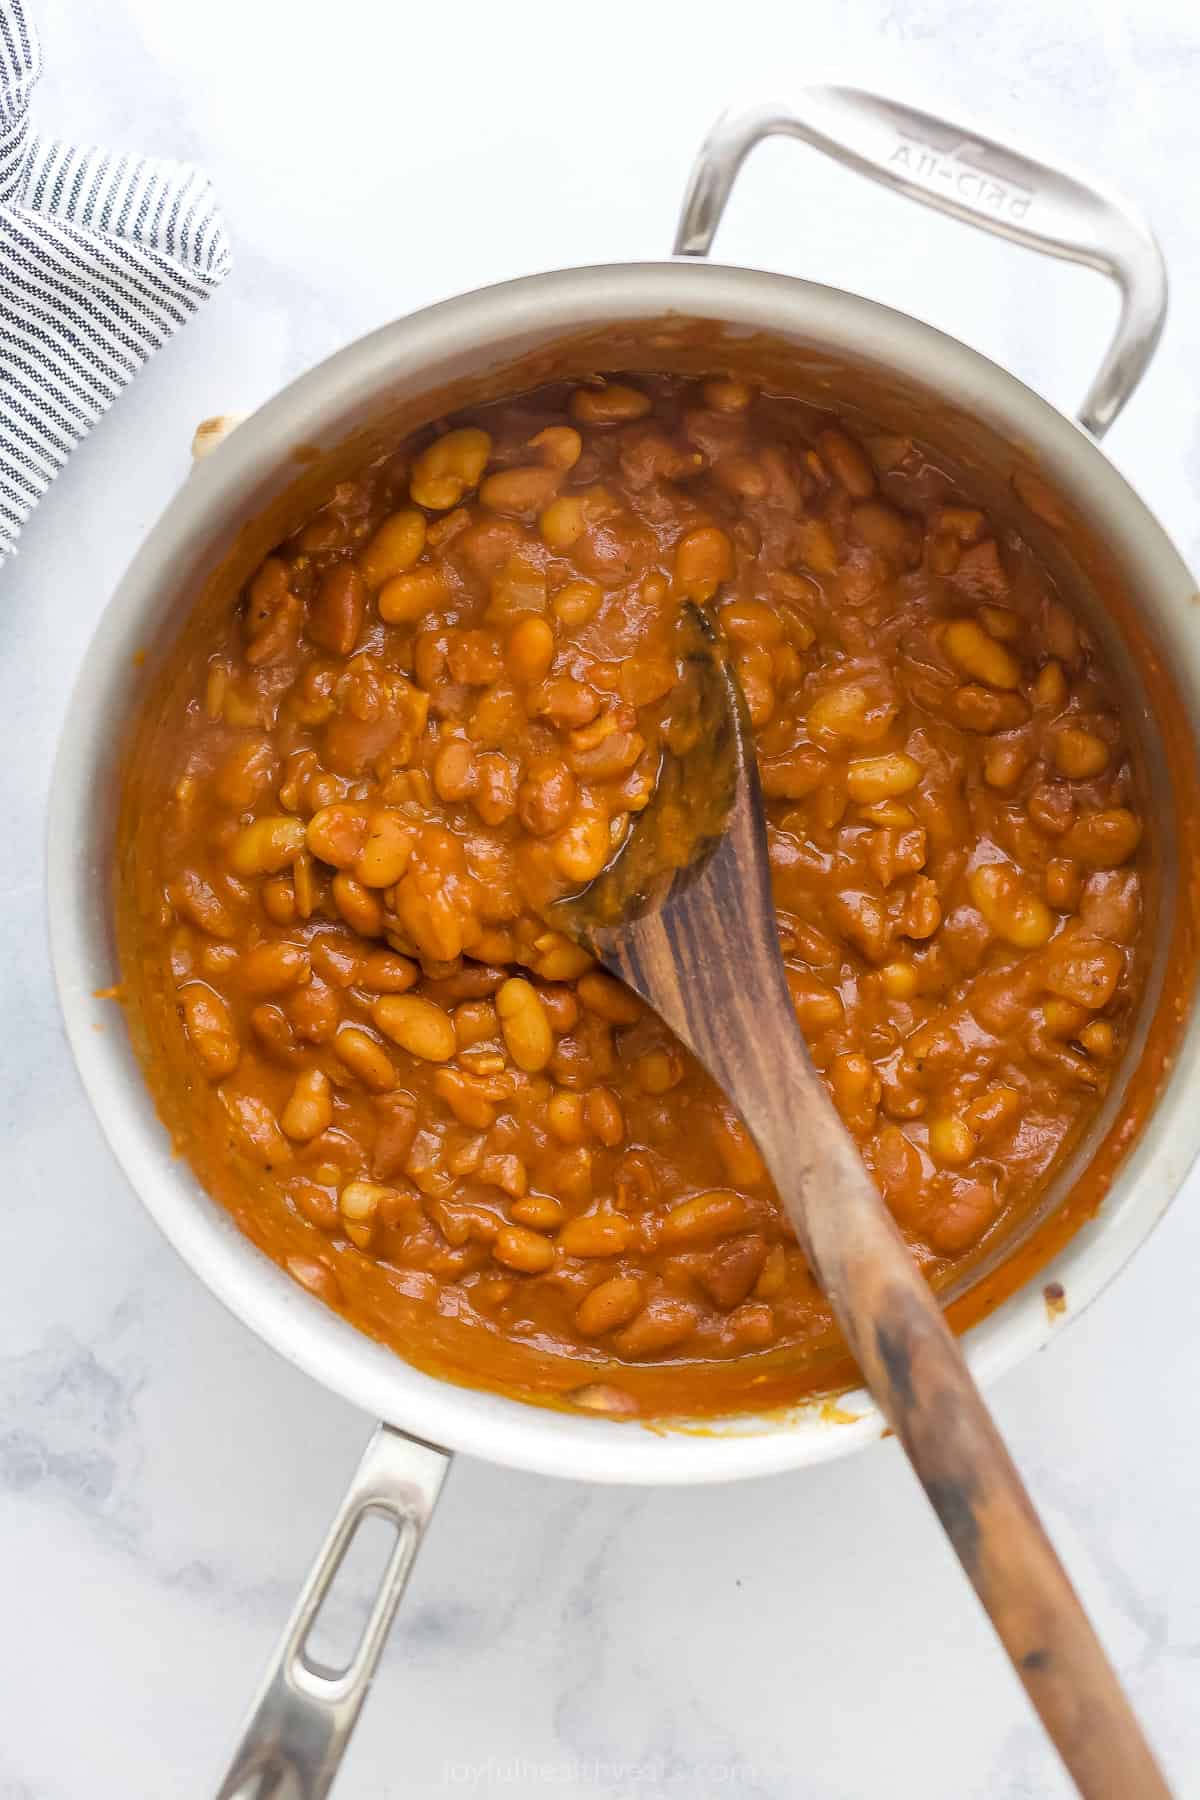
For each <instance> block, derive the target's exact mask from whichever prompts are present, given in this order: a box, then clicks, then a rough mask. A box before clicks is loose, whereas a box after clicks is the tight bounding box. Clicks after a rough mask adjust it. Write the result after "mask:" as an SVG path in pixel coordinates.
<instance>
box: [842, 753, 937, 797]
mask: <svg viewBox="0 0 1200 1800" xmlns="http://www.w3.org/2000/svg"><path fill="white" fill-rule="evenodd" d="M920 779H921V765H920V763H918V762H914V761H913V759H912V757H911V756H906V755H905V754H904V752H903V751H902V750H892V751H889V752H888V753H887V754H886V755H884V756H860V757H856V758H855V760H854V761H853V762H852V763H851V764H850V766H849V768H848V769H847V770H846V792H847V793H848V794H849V796H850V798H851V799H852V800H856V801H858V802H860V803H861V804H863V805H869V804H870V803H871V802H873V801H875V800H888V799H893V798H894V797H895V796H896V795H897V794H907V793H908V792H909V791H910V790H911V789H912V788H915V787H916V785H917V783H918V781H920Z"/></svg>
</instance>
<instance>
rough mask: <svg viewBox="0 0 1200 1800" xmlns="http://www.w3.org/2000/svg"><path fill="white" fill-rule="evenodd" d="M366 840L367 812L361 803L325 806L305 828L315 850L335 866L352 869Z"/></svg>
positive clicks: (310, 848)
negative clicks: (359, 804) (356, 804)
mask: <svg viewBox="0 0 1200 1800" xmlns="http://www.w3.org/2000/svg"><path fill="white" fill-rule="evenodd" d="M366 841H367V816H366V813H365V812H364V811H363V809H362V807H361V806H348V805H336V804H335V805H333V806H323V807H322V808H321V809H320V811H319V812H315V813H314V814H313V816H312V818H311V819H310V820H309V821H308V826H307V829H306V831H305V842H306V843H307V845H308V848H309V850H310V851H311V852H312V854H313V855H314V856H315V857H317V858H318V859H319V861H321V862H325V863H328V864H329V865H330V867H331V868H334V869H352V868H353V867H354V865H355V863H356V862H357V861H358V858H359V857H360V855H361V854H362V849H363V845H364V844H365V843H366Z"/></svg>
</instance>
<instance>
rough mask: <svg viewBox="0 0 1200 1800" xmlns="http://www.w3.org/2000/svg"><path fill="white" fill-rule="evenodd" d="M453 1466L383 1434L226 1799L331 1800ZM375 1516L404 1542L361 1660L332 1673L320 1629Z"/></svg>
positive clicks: (317, 1575)
mask: <svg viewBox="0 0 1200 1800" xmlns="http://www.w3.org/2000/svg"><path fill="white" fill-rule="evenodd" d="M449 1466H450V1458H449V1456H448V1454H447V1453H446V1452H445V1451H444V1450H438V1449H435V1448H434V1446H433V1445H432V1444H423V1443H420V1442H418V1440H417V1439H416V1438H410V1437H405V1436H404V1434H403V1432H400V1431H393V1429H392V1428H391V1426H390V1425H380V1426H379V1428H378V1429H377V1431H376V1432H375V1435H374V1437H373V1438H372V1439H371V1441H370V1443H369V1444H368V1445H367V1448H366V1452H365V1454H364V1456H363V1459H362V1461H361V1463H360V1464H359V1465H358V1469H357V1471H356V1472H355V1475H354V1479H353V1480H352V1481H351V1483H350V1486H349V1488H348V1489H347V1492H346V1496H345V1498H344V1499H343V1501H342V1504H341V1506H340V1507H339V1508H338V1512H337V1516H336V1518H335V1519H334V1521H333V1524H332V1526H331V1527H330V1530H329V1535H328V1536H327V1538H326V1539H325V1542H324V1544H323V1545H322V1546H321V1550H320V1552H319V1554H318V1556H317V1559H316V1562H315V1563H314V1564H313V1566H312V1569H311V1571H310V1572H309V1576H308V1580H307V1581H306V1582H305V1585H304V1589H303V1591H302V1593H301V1595H300V1598H299V1600H298V1601H297V1603H296V1607H295V1610H294V1611H293V1613H292V1616H291V1618H290V1619H289V1620H288V1622H287V1626H286V1628H285V1630H284V1633H283V1637H282V1639H281V1640H280V1643H279V1647H278V1649H277V1650H276V1653H275V1656H274V1659H273V1660H272V1662H271V1665H270V1667H269V1668H268V1670H267V1673H266V1677H265V1679H264V1681H263V1684H262V1687H261V1688H260V1689H259V1693H258V1697H257V1699H256V1700H255V1702H254V1705H253V1707H252V1708H251V1711H250V1717H249V1719H248V1720H247V1721H246V1726H245V1729H244V1731H243V1733H242V1740H241V1743H240V1744H239V1745H238V1747H237V1750H236V1752H235V1754H234V1757H233V1761H232V1763H231V1764H230V1767H229V1773H228V1774H227V1775H226V1777H225V1779H224V1781H223V1782H222V1783H221V1786H220V1788H219V1789H218V1790H217V1800H321V1797H322V1796H323V1795H325V1794H327V1793H328V1792H329V1788H330V1785H331V1783H332V1781H333V1778H334V1776H335V1775H336V1774H337V1770H338V1765H339V1763H340V1762H341V1759H342V1753H343V1752H344V1750H345V1748H346V1745H347V1744H348V1742H349V1741H350V1734H351V1732H352V1731H353V1730H354V1726H355V1723H356V1721H357V1719H358V1715H359V1712H360V1711H361V1709H362V1703H363V1701H364V1700H365V1699H366V1697H367V1692H368V1690H369V1688H370V1686H371V1679H372V1677H373V1675H374V1673H375V1667H376V1664H377V1663H378V1661H379V1657H380V1654H381V1652H382V1650H383V1646H384V1643H385V1642H386V1639H387V1634H388V1631H389V1629H390V1627H391V1623H392V1619H393V1618H394V1616H395V1612H396V1608H397V1606H398V1605H399V1604H400V1597H401V1595H402V1594H403V1593H404V1589H405V1586H406V1584H407V1582H408V1577H409V1573H410V1571H411V1569H412V1565H413V1561H414V1559H415V1557H416V1554H417V1551H418V1549H419V1548H420V1544H421V1539H422V1537H423V1536H424V1533H425V1527H426V1526H427V1525H428V1523H429V1520H430V1517H431V1515H432V1513H433V1509H434V1506H435V1505H436V1504H437V1498H438V1494H439V1493H440V1491H441V1486H442V1482H443V1480H444V1479H445V1475H446V1470H447V1469H448V1468H449ZM371 1515H375V1516H376V1517H382V1518H384V1519H386V1520H388V1521H389V1522H390V1523H391V1524H393V1525H394V1526H395V1528H396V1539H395V1543H394V1544H393V1546H392V1550H391V1554H390V1555H389V1557H388V1561H387V1565H386V1567H385V1569H384V1571H383V1574H382V1576H381V1577H380V1581H379V1587H378V1590H377V1592H376V1594H375V1598H374V1601H373V1602H372V1606H371V1611H370V1614H369V1616H368V1618H367V1622H366V1624H365V1626H364V1627H363V1631H362V1636H361V1637H360V1639H359V1642H358V1645H357V1647H356V1648H355V1650H354V1653H353V1655H352V1656H351V1657H350V1660H349V1662H348V1663H347V1664H346V1665H345V1667H344V1668H341V1669H330V1668H326V1667H325V1666H324V1665H323V1664H321V1663H319V1662H317V1661H316V1660H315V1659H314V1657H313V1656H312V1654H311V1652H310V1650H309V1639H310V1636H311V1634H312V1628H313V1625H314V1624H315V1622H316V1619H317V1615H318V1614H319V1612H320V1610H321V1606H322V1604H323V1602H324V1600H325V1597H326V1595H327V1594H328V1592H329V1589H330V1587H331V1585H332V1583H333V1580H334V1577H335V1576H336V1574H337V1572H338V1570H339V1568H340V1567H341V1564H342V1559H343V1557H344V1556H345V1554H346V1551H347V1549H348V1548H349V1545H350V1540H351V1538H352V1537H353V1536H354V1533H355V1530H356V1529H357V1527H358V1525H359V1522H360V1521H361V1520H362V1519H364V1518H367V1517H369V1516H371Z"/></svg>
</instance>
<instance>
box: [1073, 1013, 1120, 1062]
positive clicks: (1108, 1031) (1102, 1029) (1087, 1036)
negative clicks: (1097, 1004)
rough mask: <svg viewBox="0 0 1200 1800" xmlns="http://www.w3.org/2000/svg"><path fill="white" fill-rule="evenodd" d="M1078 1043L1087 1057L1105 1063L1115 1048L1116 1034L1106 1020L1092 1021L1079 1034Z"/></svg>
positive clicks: (1109, 1022)
mask: <svg viewBox="0 0 1200 1800" xmlns="http://www.w3.org/2000/svg"><path fill="white" fill-rule="evenodd" d="M1079 1042H1080V1043H1081V1044H1082V1045H1083V1047H1084V1049H1085V1050H1086V1051H1087V1053H1088V1055H1089V1056H1094V1057H1096V1058H1097V1059H1098V1060H1099V1061H1100V1062H1107V1061H1108V1059H1109V1057H1110V1056H1111V1055H1112V1054H1113V1051H1114V1050H1115V1048H1116V1042H1117V1034H1116V1032H1115V1031H1114V1029H1113V1026H1112V1023H1111V1021H1110V1020H1108V1019H1093V1020H1092V1021H1091V1023H1090V1024H1089V1025H1085V1026H1084V1027H1083V1030H1082V1031H1081V1032H1080V1033H1079Z"/></svg>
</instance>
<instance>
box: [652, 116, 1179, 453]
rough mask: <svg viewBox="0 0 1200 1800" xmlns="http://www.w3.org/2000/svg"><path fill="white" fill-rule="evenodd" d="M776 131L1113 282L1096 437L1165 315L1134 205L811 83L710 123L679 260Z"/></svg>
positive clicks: (921, 120) (1125, 393)
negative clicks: (788, 99) (783, 101)
mask: <svg viewBox="0 0 1200 1800" xmlns="http://www.w3.org/2000/svg"><path fill="white" fill-rule="evenodd" d="M776 133H780V134H782V135H784V136H786V137H798V138H802V139H803V141H804V142H805V143H807V144H812V145H813V146H814V147H815V148H816V149H818V150H823V151H824V152H825V154H826V155H827V156H832V157H833V158H834V159H835V161H837V162H840V163H845V164H846V166H847V167H848V168H851V169H855V170H857V172H858V173H859V174H860V175H868V176H870V178H871V180H872V181H878V182H881V183H882V184H883V186H884V187H890V188H894V189H895V190H896V192H897V193H900V194H906V195H907V196H908V198H909V199H910V200H919V201H921V202H922V204H923V205H925V206H932V207H933V208H934V209H935V210H936V211H937V212H943V213H949V214H950V216H951V217H952V218H955V219H961V220H962V221H963V223H964V224H966V225H977V226H978V227H979V228H980V230H982V231H990V232H992V233H994V234H995V235H996V236H997V237H1005V238H1011V239H1012V240H1013V241H1014V243H1018V244H1024V245H1025V246H1026V247H1027V248H1028V249H1030V250H1040V251H1042V252H1043V253H1044V254H1045V255H1047V256H1057V257H1061V258H1062V259H1063V260H1064V261H1066V262H1077V263H1085V264H1086V265H1087V267H1088V268H1091V269H1098V270H1099V271H1100V272H1101V274H1103V275H1107V276H1108V277H1109V278H1110V279H1111V280H1112V281H1114V282H1115V283H1116V285H1117V288H1118V290H1119V292H1120V296H1121V316H1120V318H1119V319H1118V321H1117V329H1116V332H1115V334H1114V336H1113V340H1112V343H1111V344H1110V345H1109V347H1108V352H1107V354H1106V355H1105V358H1104V361H1103V362H1102V363H1101V365H1100V369H1099V372H1098V374H1097V375H1096V378H1095V380H1094V381H1093V382H1092V385H1091V387H1090V388H1089V389H1088V392H1087V396H1086V398H1085V399H1084V402H1083V406H1082V408H1081V410H1080V412H1079V415H1078V417H1079V423H1080V424H1081V425H1082V426H1083V427H1084V428H1085V429H1086V430H1087V431H1089V432H1090V433H1091V434H1092V436H1093V437H1094V438H1101V437H1103V435H1104V433H1105V432H1106V431H1107V430H1108V428H1109V426H1110V425H1111V424H1112V422H1113V420H1114V419H1115V418H1116V416H1117V414H1118V413H1119V412H1120V410H1121V408H1122V407H1123V406H1124V404H1125V402H1126V401H1127V400H1128V399H1129V396H1130V395H1131V394H1132V393H1133V390H1134V389H1135V388H1136V386H1137V384H1138V382H1139V381H1140V380H1141V378H1142V376H1143V374H1144V373H1145V371H1146V367H1147V364H1148V363H1149V361H1150V358H1151V357H1152V356H1153V354H1154V350H1155V346H1156V345H1157V343H1158V340H1159V336H1160V334H1161V332H1162V328H1163V321H1164V319H1165V318H1166V313H1167V272H1166V269H1165V267H1164V265H1163V259H1162V252H1161V251H1160V249H1159V247H1158V243H1157V241H1156V240H1155V238H1154V235H1153V233H1152V232H1151V231H1150V228H1149V226H1147V225H1146V224H1145V223H1144V221H1143V220H1142V219H1141V218H1140V217H1139V215H1138V213H1137V212H1136V211H1135V210H1134V208H1133V207H1131V206H1129V205H1128V204H1127V203H1126V202H1125V201H1124V200H1121V199H1118V198H1117V197H1116V196H1115V195H1113V194H1111V193H1106V192H1104V191H1102V190H1101V189H1099V188H1096V187H1093V186H1092V185H1091V184H1090V183H1089V182H1085V181H1082V180H1080V178H1079V177H1078V176H1076V175H1069V174H1067V173H1066V172H1065V171H1064V170H1061V169H1054V168H1051V167H1049V165H1048V164H1046V163H1040V162H1035V161H1034V159H1033V158H1032V157H1029V156H1024V155H1022V154H1021V152H1020V151H1018V150H1012V149H1010V148H1009V147H1008V146H1007V145H1005V144H998V143H996V141H995V140H994V139H992V138H987V137H984V136H983V135H982V133H980V132H977V131H973V130H970V129H968V128H966V127H964V126H959V125H952V124H949V123H948V122H947V121H946V120H945V119H939V118H936V117H935V116H934V115H933V114H932V113H926V112H920V111H918V110H917V108H915V107H912V106H904V105H902V104H901V103H900V102H899V101H896V100H888V99H885V98H884V97H883V96H882V95H879V94H868V93H864V92H863V91H862V90H861V89H859V88H849V87H811V88H805V89H803V90H802V91H801V94H800V97H799V99H798V101H797V102H796V104H795V105H794V106H782V105H780V106H770V105H768V106H753V107H749V108H747V109H746V110H744V111H732V112H727V113H724V114H723V115H722V117H721V118H720V119H718V120H717V123H716V124H715V125H714V126H713V129H712V130H711V131H710V132H709V134H708V137H707V138H706V139H705V142H704V145H703V147H702V148H701V151H700V154H699V156H698V157H697V158H696V161H695V164H694V165H693V168H692V173H691V176H690V178H689V181H688V186H687V193H686V194H685V196H684V201H683V206H682V208H681V210H680V214H679V225H678V228H677V230H676V234H675V254H676V255H677V256H706V255H707V254H708V251H709V250H710V249H711V247H712V241H713V238H714V236H715V235H716V230H717V226H718V225H719V224H720V221H721V215H722V213H723V212H724V210H725V204H726V202H727V200H728V199H729V194H730V190H731V189H732V187H733V184H734V181H735V180H736V178H737V174H738V170H739V169H740V168H741V166H742V163H743V161H744V160H745V158H746V156H747V155H748V153H749V152H750V151H751V150H752V149H753V148H754V146H755V144H757V143H759V142H760V141H761V140H762V139H763V138H765V137H772V136H774V135H775V134H776Z"/></svg>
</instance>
